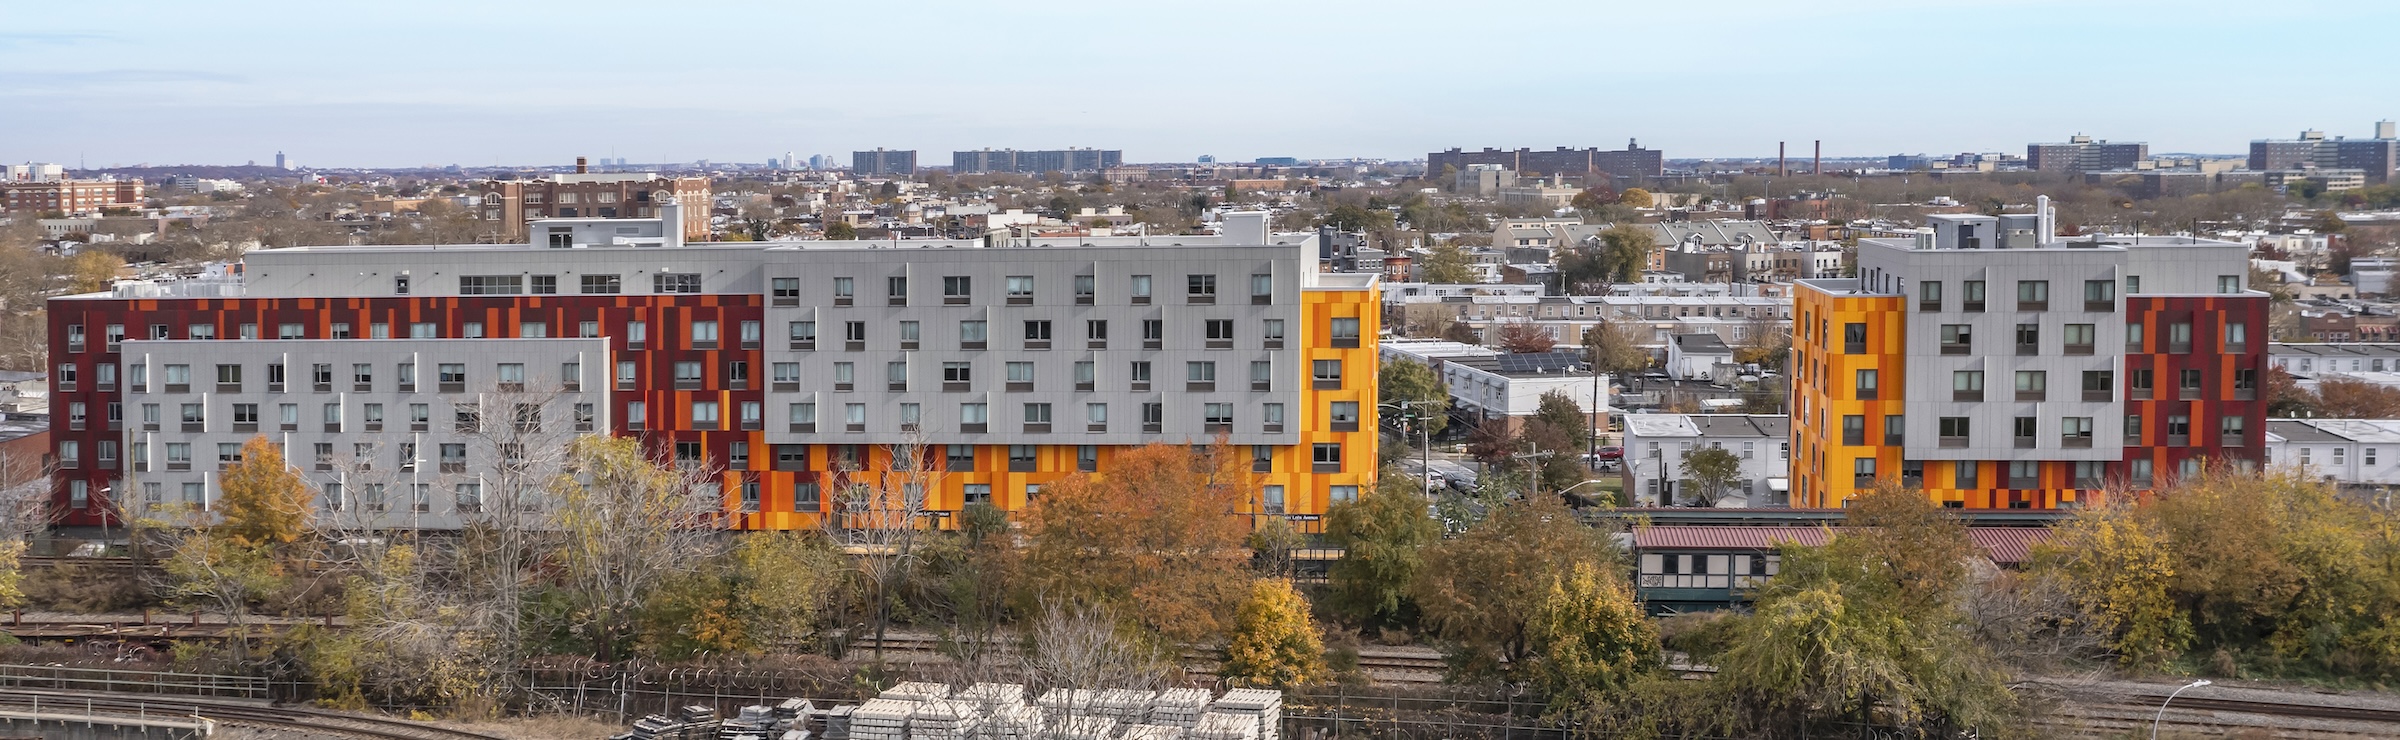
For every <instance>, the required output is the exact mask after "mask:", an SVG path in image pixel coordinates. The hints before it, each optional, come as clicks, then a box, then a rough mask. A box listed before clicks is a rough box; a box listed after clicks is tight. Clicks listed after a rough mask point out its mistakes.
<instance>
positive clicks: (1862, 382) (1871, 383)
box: [1857, 370, 1881, 401]
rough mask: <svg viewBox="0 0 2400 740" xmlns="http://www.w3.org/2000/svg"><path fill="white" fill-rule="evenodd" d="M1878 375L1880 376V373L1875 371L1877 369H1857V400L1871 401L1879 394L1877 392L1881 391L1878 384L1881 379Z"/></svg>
mask: <svg viewBox="0 0 2400 740" xmlns="http://www.w3.org/2000/svg"><path fill="white" fill-rule="evenodd" d="M1879 377H1880V373H1878V372H1877V371H1875V370H1860V371H1858V385H1857V389H1858V398H1859V400H1863V401H1872V400H1875V398H1876V396H1877V395H1878V394H1879V392H1880V391H1881V386H1880V385H1878V384H1879V383H1880V382H1881V381H1880V380H1879V379H1878V378H1879Z"/></svg>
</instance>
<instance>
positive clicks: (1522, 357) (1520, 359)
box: [1492, 352, 1583, 374]
mask: <svg viewBox="0 0 2400 740" xmlns="http://www.w3.org/2000/svg"><path fill="white" fill-rule="evenodd" d="M1492 360H1493V361H1494V362H1497V363H1499V365H1500V372H1503V373H1512V374H1513V373H1561V372H1570V371H1572V372H1582V371H1583V355H1582V354H1580V353H1575V352H1539V353H1533V354H1502V355H1494V356H1493V357H1492Z"/></svg>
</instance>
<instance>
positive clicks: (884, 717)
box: [850, 699, 918, 740]
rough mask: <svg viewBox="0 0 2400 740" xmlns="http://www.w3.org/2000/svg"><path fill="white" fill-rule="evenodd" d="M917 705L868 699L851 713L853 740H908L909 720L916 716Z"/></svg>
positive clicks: (902, 701)
mask: <svg viewBox="0 0 2400 740" xmlns="http://www.w3.org/2000/svg"><path fill="white" fill-rule="evenodd" d="M917 705H918V702H913V701H907V700H903V699H868V700H867V703H865V704H860V705H858V710H857V711H854V712H851V713H850V738H851V740H908V718H909V717H910V716H912V715H914V714H916V712H917Z"/></svg>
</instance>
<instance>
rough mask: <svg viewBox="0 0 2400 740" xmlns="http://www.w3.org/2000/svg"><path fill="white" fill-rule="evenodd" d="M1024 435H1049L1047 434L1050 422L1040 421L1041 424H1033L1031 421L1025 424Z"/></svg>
mask: <svg viewBox="0 0 2400 740" xmlns="http://www.w3.org/2000/svg"><path fill="white" fill-rule="evenodd" d="M1025 433H1026V434H1049V433H1050V422H1046V421H1042V422H1033V421H1029V422H1025Z"/></svg>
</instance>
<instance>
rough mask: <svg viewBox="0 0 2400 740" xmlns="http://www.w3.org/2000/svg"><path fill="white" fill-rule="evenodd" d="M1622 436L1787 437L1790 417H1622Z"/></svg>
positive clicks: (1676, 415) (1740, 415) (1673, 415)
mask: <svg viewBox="0 0 2400 740" xmlns="http://www.w3.org/2000/svg"><path fill="white" fill-rule="evenodd" d="M1625 433H1626V434H1627V435H1629V436H1641V437H1727V438H1739V437H1762V438H1774V439H1784V438H1788V437H1790V436H1791V417H1788V416H1784V415H1782V414H1626V415H1625Z"/></svg>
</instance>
